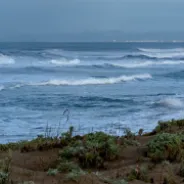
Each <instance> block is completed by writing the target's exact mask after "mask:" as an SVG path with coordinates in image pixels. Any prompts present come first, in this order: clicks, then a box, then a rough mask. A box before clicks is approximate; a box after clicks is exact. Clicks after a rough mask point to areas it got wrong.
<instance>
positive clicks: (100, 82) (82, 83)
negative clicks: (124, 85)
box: [30, 74, 152, 86]
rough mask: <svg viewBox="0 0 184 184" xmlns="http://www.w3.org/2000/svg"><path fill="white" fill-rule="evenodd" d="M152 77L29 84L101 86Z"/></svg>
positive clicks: (144, 75)
mask: <svg viewBox="0 0 184 184" xmlns="http://www.w3.org/2000/svg"><path fill="white" fill-rule="evenodd" d="M151 78H152V76H151V75H150V74H140V75H130V76H126V75H123V76H120V77H111V78H88V79H80V80H49V81H46V82H41V83H36V84H30V85H36V86H46V85H54V86H60V85H72V86H78V85H79V86H80V85H103V84H116V83H121V82H126V81H133V80H145V79H151Z"/></svg>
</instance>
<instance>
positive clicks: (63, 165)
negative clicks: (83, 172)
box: [58, 161, 80, 172]
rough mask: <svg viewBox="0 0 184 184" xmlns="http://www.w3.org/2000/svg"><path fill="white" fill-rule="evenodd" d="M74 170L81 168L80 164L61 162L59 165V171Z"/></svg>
mask: <svg viewBox="0 0 184 184" xmlns="http://www.w3.org/2000/svg"><path fill="white" fill-rule="evenodd" d="M72 170H80V168H79V166H78V165H76V164H74V163H73V162H68V161H65V162H61V163H60V164H59V165H58V171H60V172H71V171H72Z"/></svg>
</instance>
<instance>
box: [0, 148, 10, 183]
mask: <svg viewBox="0 0 184 184" xmlns="http://www.w3.org/2000/svg"><path fill="white" fill-rule="evenodd" d="M11 160H12V153H11V150H9V151H8V156H7V157H6V158H4V159H3V160H0V184H7V183H8V182H9V176H10V167H11Z"/></svg>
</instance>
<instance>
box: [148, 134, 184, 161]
mask: <svg viewBox="0 0 184 184" xmlns="http://www.w3.org/2000/svg"><path fill="white" fill-rule="evenodd" d="M183 141H184V135H182V134H169V133H162V134H158V135H156V136H155V138H154V139H153V140H151V141H150V142H149V143H148V145H147V146H148V156H149V157H150V158H151V159H152V160H153V161H155V162H158V161H161V160H170V161H174V160H181V159H182V157H183V147H184V142H183Z"/></svg>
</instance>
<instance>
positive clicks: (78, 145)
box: [59, 132, 119, 167]
mask: <svg viewBox="0 0 184 184" xmlns="http://www.w3.org/2000/svg"><path fill="white" fill-rule="evenodd" d="M118 154H119V145H118V144H117V141H116V138H115V137H113V136H110V135H107V134H105V133H103V132H96V133H90V134H87V135H85V136H84V137H83V140H81V141H80V140H76V141H71V143H70V144H69V145H68V146H67V147H65V148H64V149H63V150H61V151H60V154H59V155H60V160H61V162H62V160H66V159H67V160H71V159H74V158H75V159H77V160H78V161H79V163H80V164H81V165H82V166H83V167H103V163H104V161H105V160H114V159H116V158H117V156H118Z"/></svg>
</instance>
